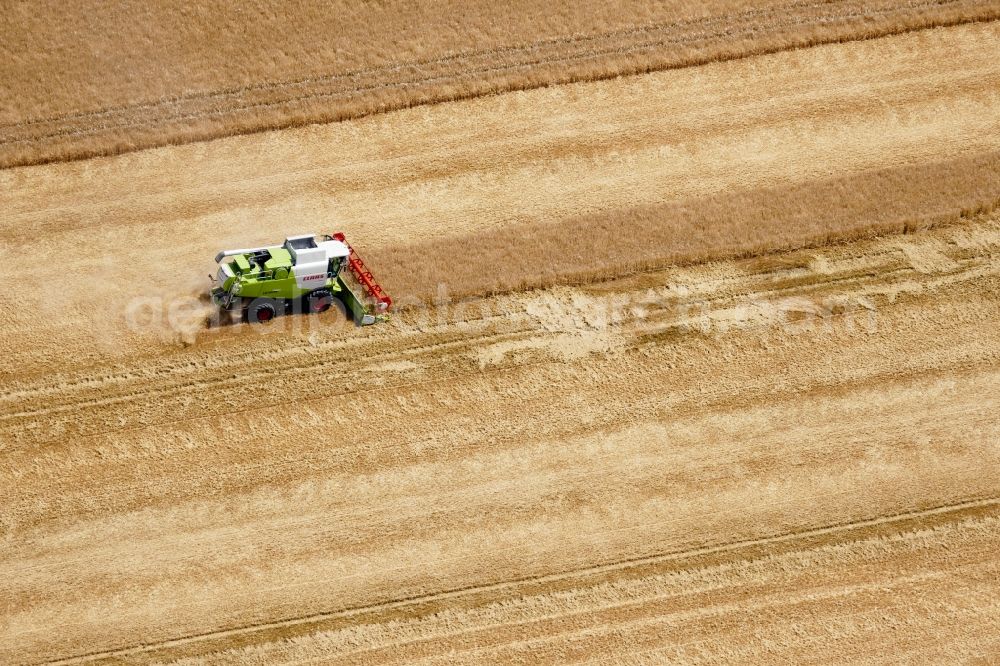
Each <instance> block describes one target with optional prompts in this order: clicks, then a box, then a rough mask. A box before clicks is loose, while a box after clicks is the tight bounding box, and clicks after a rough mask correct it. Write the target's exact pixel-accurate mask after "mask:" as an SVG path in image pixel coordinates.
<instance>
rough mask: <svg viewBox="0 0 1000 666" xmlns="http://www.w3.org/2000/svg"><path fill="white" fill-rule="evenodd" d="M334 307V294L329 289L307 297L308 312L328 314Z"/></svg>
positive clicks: (320, 290)
mask: <svg viewBox="0 0 1000 666" xmlns="http://www.w3.org/2000/svg"><path fill="white" fill-rule="evenodd" d="M331 305H333V294H332V293H330V290H329V289H317V290H316V291H313V292H310V293H309V294H307V295H306V312H312V313H314V314H319V313H320V312H326V311H327V310H329V309H330V306H331Z"/></svg>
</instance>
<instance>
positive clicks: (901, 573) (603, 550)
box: [0, 24, 1000, 664]
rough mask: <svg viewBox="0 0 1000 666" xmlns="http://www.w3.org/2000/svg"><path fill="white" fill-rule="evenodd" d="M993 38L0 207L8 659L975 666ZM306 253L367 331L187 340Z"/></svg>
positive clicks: (648, 92) (12, 174) (357, 123)
mask: <svg viewBox="0 0 1000 666" xmlns="http://www.w3.org/2000/svg"><path fill="white" fill-rule="evenodd" d="M998 44H1000V30H998V28H997V26H996V25H995V24H975V25H964V26H956V27H950V28H942V29H936V30H931V31H924V32H917V33H907V34H902V35H896V36H892V37H884V38H880V39H876V40H871V41H866V42H854V43H849V44H830V45H825V46H818V47H813V48H810V49H805V50H800V51H795V52H791V53H777V54H770V55H763V56H758V57H753V58H746V59H742V60H733V61H727V62H718V63H711V64H707V65H704V66H700V67H692V68H687V69H681V70H672V71H663V72H654V73H648V74H645V75H642V76H638V77H633V78H624V79H617V80H613V81H601V82H590V83H578V84H572V85H566V86H561V87H558V88H552V89H539V90H530V91H522V92H516V93H512V94H509V95H503V96H496V97H489V98H480V99H472V100H464V101H456V102H452V103H447V104H440V105H434V106H428V107H422V108H414V109H406V110H401V111H397V112H393V113H388V114H384V115H380V116H373V117H369V118H363V119H358V120H354V121H350V122H345V123H340V124H336V125H328V126H322V127H310V128H301V129H296V130H286V131H281V132H273V133H264V134H256V135H249V136H241V137H232V138H228V139H224V140H220V141H215V142H211V143H204V144H192V145H184V146H175V147H169V148H161V149H157V150H152V151H147V152H142V153H134V154H129V155H122V156H117V157H111V158H102V159H97V160H90V161H86V162H75V163H63V164H50V165H44V166H35V167H25V168H19V169H10V170H5V171H2V172H0V185H2V188H0V211H2V213H0V253H2V257H0V259H2V265H4V266H5V267H6V268H7V270H8V271H9V274H10V275H15V276H17V281H18V284H19V285H22V286H21V287H19V291H18V292H17V294H16V298H15V297H14V294H13V293H11V292H8V293H6V294H4V295H3V296H0V307H2V310H3V312H4V313H5V316H4V317H3V318H2V319H0V351H2V353H3V358H4V360H5V361H6V362H5V363H4V364H3V366H2V367H0V383H2V386H3V389H4V390H3V392H2V395H0V544H2V547H0V662H4V663H7V662H12V663H22V662H27V663H33V662H42V661H59V662H62V663H82V662H88V661H118V662H120V661H136V662H148V661H154V660H155V661H167V662H169V661H178V660H180V661H182V662H185V663H189V662H190V663H203V662H229V663H248V662H249V663H255V662H256V663H272V662H283V663H328V662H333V663H411V662H424V663H448V664H451V663H470V664H476V663H484V662H497V663H526V662H531V663H566V662H581V663H587V662H601V661H616V660H617V661H619V662H623V663H663V662H664V661H666V660H677V661H685V662H698V661H715V662H725V663H731V662H758V663H759V662H761V661H780V660H785V661H794V662H800V661H810V660H813V661H830V660H838V661H843V660H851V659H863V660H868V661H878V660H879V659H883V660H885V661H891V662H894V663H896V662H898V661H900V660H903V661H906V660H909V661H917V662H919V661H924V662H926V661H939V660H942V659H959V658H961V659H966V660H974V659H982V660H987V659H989V658H990V657H991V656H992V655H995V654H996V653H997V650H998V646H997V644H996V643H995V640H996V636H998V635H1000V626H998V625H1000V622H998V619H997V618H998V617H1000V614H998V612H997V610H998V608H997V600H998V599H1000V575H998V574H1000V572H998V568H1000V562H998V560H997V558H996V555H995V554H996V552H997V547H998V546H1000V531H998V526H1000V525H998V523H1000V487H998V484H997V478H1000V477H998V474H1000V446H998V444H1000V421H998V419H997V418H996V416H995V415H996V413H997V409H998V407H1000V404H998V403H1000V299H998V297H997V293H998V291H997V290H998V288H1000V213H998V212H997V211H996V210H994V209H995V207H996V202H997V200H998V199H1000V178H998V171H1000V167H998V153H1000V139H998V137H1000V133H998V132H997V129H998V125H1000V105H998V99H997V96H998V92H997V91H998V90H1000V87H998V86H997V83H998V79H1000V65H998V63H997V62H996V58H995V57H994V56H995V53H996V52H997V49H998ZM500 130H503V131H500ZM335 228H340V229H343V230H345V231H346V232H347V233H348V234H349V236H350V237H351V238H352V239H354V240H355V241H356V243H357V245H358V246H359V247H362V248H364V250H365V252H366V254H368V255H369V256H370V257H371V258H372V261H373V264H374V265H375V267H376V268H377V269H378V272H379V273H380V274H381V275H384V276H385V277H386V282H387V283H388V284H390V285H391V286H392V289H393V290H394V291H396V292H397V293H398V294H399V295H401V297H402V298H401V301H402V305H403V307H402V308H401V309H400V310H399V311H398V313H397V314H396V315H395V316H394V318H393V319H392V320H391V321H390V322H389V323H386V324H384V325H381V326H378V327H371V328H366V329H363V330H361V329H356V328H353V327H351V326H349V325H346V324H344V323H343V322H342V321H340V320H338V319H337V317H336V316H335V315H334V314H333V313H331V314H330V315H329V316H327V315H324V316H322V317H299V318H286V319H282V320H279V321H277V322H275V323H274V324H272V325H269V326H266V327H248V326H243V325H235V326H224V325H216V324H215V323H213V322H211V321H210V320H211V317H209V316H208V315H209V310H208V309H207V308H206V307H205V305H204V303H203V302H202V301H200V300H199V299H198V298H197V294H198V293H200V292H202V291H203V290H204V288H205V286H206V284H205V283H206V282H207V279H205V278H201V277H199V276H201V275H204V274H205V273H207V272H208V271H209V270H210V268H211V261H210V257H211V256H212V255H213V254H214V252H215V251H217V250H218V249H220V248H222V247H227V246H234V245H241V246H243V245H252V244H254V243H257V242H258V241H270V240H276V239H280V238H281V237H282V235H283V234H285V233H293V232H303V231H308V230H315V231H329V230H333V229H335ZM904 230H905V231H908V233H906V234H894V235H893V234H888V232H894V231H896V232H898V231H904ZM567 233H570V234H573V236H572V237H573V238H574V239H575V242H574V243H572V245H571V250H567V249H566V247H565V246H563V245H559V242H560V240H559V239H561V238H565V237H566V234H567ZM501 239H503V240H505V242H503V243H501V242H499V241H500V240H501ZM832 241H836V242H835V243H833V244H831V242H832ZM619 244H623V245H625V246H626V248H631V249H630V251H628V252H625V251H621V250H618V249H616V247H617V245H619ZM640 250H641V251H642V252H640ZM643 252H644V253H643ZM464 253H468V254H469V255H470V256H472V257H474V260H469V259H467V258H466V259H463V258H462V257H463V254H464ZM527 253H535V254H534V255H530V256H533V257H536V259H533V260H532V262H530V263H528V262H524V261H522V260H520V259H519V258H518V257H520V256H522V255H524V254H527ZM67 274H68V275H72V276H75V279H73V280H72V281H67V280H66V279H65V278H64V277H63V276H65V275H67ZM528 286H530V287H532V289H526V288H525V287H528ZM459 296H461V297H462V298H461V299H459V298H457V297H459Z"/></svg>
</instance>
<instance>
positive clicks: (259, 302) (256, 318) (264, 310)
mask: <svg viewBox="0 0 1000 666" xmlns="http://www.w3.org/2000/svg"><path fill="white" fill-rule="evenodd" d="M278 314H279V308H278V304H277V303H276V302H275V301H272V300H271V299H270V298H256V299H254V300H253V301H251V303H250V307H248V308H247V321H248V322H250V323H251V324H266V323H267V322H269V321H272V320H273V319H274V318H275V317H277V316H278Z"/></svg>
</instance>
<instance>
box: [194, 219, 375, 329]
mask: <svg viewBox="0 0 1000 666" xmlns="http://www.w3.org/2000/svg"><path fill="white" fill-rule="evenodd" d="M228 257H232V260H231V261H228V262H224V261H223V260H224V259H226V258H228ZM215 262H216V263H217V264H219V269H218V273H217V274H216V275H215V276H209V277H211V279H212V281H213V282H214V283H215V284H216V286H215V287H213V288H212V302H214V303H215V304H217V305H218V306H219V307H220V308H222V309H223V310H227V311H233V312H237V311H238V312H240V313H242V315H243V316H244V317H245V318H246V320H247V321H249V322H252V323H257V322H266V321H270V320H271V319H273V318H274V317H276V316H278V315H281V314H284V313H286V312H289V311H292V312H312V313H320V312H325V311H326V310H329V309H330V307H331V306H332V305H333V299H335V298H337V299H340V300H341V301H343V303H344V306H345V307H346V309H347V311H348V312H350V313H351V316H352V317H353V318H354V321H355V322H357V323H358V324H360V325H362V326H365V325H368V324H374V323H375V322H376V321H379V320H380V319H384V318H385V317H386V316H387V312H388V310H389V308H390V307H391V306H392V299H391V298H390V297H389V295H388V294H387V293H385V290H384V289H382V287H381V286H380V285H379V284H378V282H377V281H376V280H375V277H374V276H373V275H372V273H371V271H370V270H368V268H367V267H366V266H365V263H364V262H363V261H362V260H361V257H359V256H358V253H357V252H355V250H354V248H353V247H351V245H350V243H348V242H347V239H346V238H345V237H344V234H343V233H340V232H337V233H335V234H333V235H321V236H315V235H312V234H307V235H304V236H290V237H288V238H286V239H285V242H284V243H283V244H282V245H279V246H273V247H257V248H244V249H240V250H224V251H222V252H220V253H219V254H217V255H215ZM345 268H346V270H344V269H345Z"/></svg>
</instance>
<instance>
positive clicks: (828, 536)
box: [46, 497, 1000, 666]
mask: <svg viewBox="0 0 1000 666" xmlns="http://www.w3.org/2000/svg"><path fill="white" fill-rule="evenodd" d="M969 516H975V517H976V518H980V519H981V518H982V517H992V518H994V519H997V518H1000V498H997V497H988V498H982V499H975V500H969V501H963V502H956V503H954V504H949V505H944V506H938V507H933V508H929V509H924V510H921V511H913V512H908V513H903V514H897V515H890V516H880V517H878V518H874V519H869V520H861V521H856V522H853V523H844V524H834V525H828V526H823V527H819V528H814V529H809V530H802V531H798V532H790V533H787V534H781V535H776V536H773V537H767V538H762V539H754V540H750V541H742V542H732V543H726V544H722V545H718V546H712V547H708V548H699V549H693V550H689V551H681V552H671V553H661V554H656V555H652V556H647V557H642V558H635V559H631V560H624V561H618V562H611V563H607V564H601V565H596V566H592V567H587V568H583V569H578V570H572V571H561V572H558V573H553V574H549V575H545V576H537V577H533V578H526V579H520V580H509V581H503V582H499V583H493V584H489V585H479V586H472V587H467V588H460V589H454V590H446V591H441V592H435V593H433V594H427V595H423V596H420V597H410V598H405V599H394V600H391V601H387V602H384V603H380V604H377V605H371V606H366V607H356V608H349V609H344V610H339V611H332V612H327V613H317V614H314V615H310V616H306V617H298V618H289V619H286V620H279V621H274V622H268V623H262V624H259V625H253V626H245V627H233V628H229V629H224V630H222V631H216V632H212V633H207V634H194V635H190V636H182V637H178V638H174V639H171V640H168V641H163V642H161V643H157V644H151V645H136V646H129V647H124V648H119V649H115V650H107V651H103V652H94V653H88V654H81V655H75V656H72V657H67V658H65V659H59V660H53V661H48V662H46V663H48V664H52V665H53V666H55V665H67V666H68V665H70V664H80V663H93V662H101V661H110V660H120V659H124V658H130V657H136V656H139V655H149V657H150V658H154V659H156V660H158V661H160V660H164V659H170V658H171V657H170V652H171V651H172V650H175V649H177V648H184V647H187V646H190V645H192V644H197V643H204V642H217V643H220V644H222V645H225V644H226V641H228V640H229V639H232V638H235V637H240V636H245V635H251V634H259V633H265V632H266V633H274V634H276V635H281V636H287V635H288V634H287V633H285V632H284V631H283V630H286V629H289V628H296V629H298V631H296V632H294V634H292V635H302V634H307V633H316V632H319V631H324V630H328V628H329V627H330V626H337V625H338V624H343V623H344V620H349V621H351V622H352V623H358V624H373V623H377V622H378V621H379V616H380V615H384V616H386V617H391V618H393V619H394V620H395V619H397V618H398V617H400V614H399V613H397V612H393V611H399V610H403V611H404V612H403V614H402V615H404V616H405V615H406V611H407V610H409V611H410V613H412V614H413V615H414V616H421V615H431V614H433V613H434V608H442V609H443V608H453V607H454V604H452V603H442V602H451V601H453V600H457V601H459V603H460V604H461V605H462V606H464V607H468V606H471V605H486V604H496V603H499V602H501V601H502V600H504V599H520V598H523V597H526V596H535V595H539V596H543V595H551V594H553V593H554V592H556V591H563V590H566V589H573V588H581V587H586V586H588V584H589V585H595V584H596V583H597V582H602V581H605V580H608V579H612V580H614V579H619V578H630V577H632V576H634V575H635V574H634V573H631V572H632V571H633V570H640V571H642V573H643V574H644V575H647V576H648V575H650V574H651V572H656V573H659V572H662V571H665V570H666V571H676V570H685V569H699V568H703V567H706V566H718V565H719V564H720V563H722V562H739V561H741V560H743V561H746V560H759V559H766V558H770V557H775V556H776V555H778V554H786V553H789V552H794V551H808V550H812V549H817V548H823V547H830V546H831V545H834V544H844V543H847V544H850V543H851V542H857V541H864V540H870V539H873V538H879V537H883V538H884V535H888V534H899V533H903V534H905V532H906V531H910V530H914V529H926V527H927V525H928V524H943V523H948V522H956V521H960V520H963V519H967V518H968V517H969ZM630 573H631V575H629V574H630ZM591 581H594V582H591ZM470 597H481V598H480V599H477V600H475V601H474V602H472V603H468V602H466V604H462V603H461V602H462V601H463V600H465V599H466V598H470ZM544 619H551V618H544ZM398 649H399V646H394V647H393V648H392V650H398ZM345 656H350V655H345Z"/></svg>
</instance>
